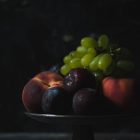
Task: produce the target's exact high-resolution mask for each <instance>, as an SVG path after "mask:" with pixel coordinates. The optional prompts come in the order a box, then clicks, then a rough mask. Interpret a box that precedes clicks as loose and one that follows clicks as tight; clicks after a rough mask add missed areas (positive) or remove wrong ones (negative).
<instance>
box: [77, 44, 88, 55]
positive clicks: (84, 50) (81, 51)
mask: <svg viewBox="0 0 140 140" xmlns="http://www.w3.org/2000/svg"><path fill="white" fill-rule="evenodd" d="M76 51H77V54H78V56H79V57H82V56H83V55H85V54H86V53H87V48H85V47H83V46H79V47H77V49H76Z"/></svg>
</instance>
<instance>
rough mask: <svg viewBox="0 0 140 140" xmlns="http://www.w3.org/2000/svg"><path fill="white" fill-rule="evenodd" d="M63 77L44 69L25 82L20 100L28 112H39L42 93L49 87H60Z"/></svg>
mask: <svg viewBox="0 0 140 140" xmlns="http://www.w3.org/2000/svg"><path fill="white" fill-rule="evenodd" d="M62 86H63V77H62V76H61V75H59V74H57V73H55V72H51V71H44V72H41V73H39V74H37V75H35V76H34V77H33V78H32V79H31V80H29V81H28V82H27V84H26V85H25V86H24V88H23V91H22V102H23V104H24V107H25V109H26V110H27V111H28V112H41V111H42V109H41V101H42V96H43V94H44V93H45V92H46V91H47V90H48V88H49V87H62Z"/></svg>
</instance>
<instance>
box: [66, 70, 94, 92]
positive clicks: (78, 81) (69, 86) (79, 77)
mask: <svg viewBox="0 0 140 140" xmlns="http://www.w3.org/2000/svg"><path fill="white" fill-rule="evenodd" d="M64 88H65V89H66V90H67V91H68V92H69V93H72V94H74V93H75V92H76V91H77V90H79V89H80V88H96V80H95V76H94V75H93V74H92V73H91V72H89V71H88V70H87V69H84V68H76V69H73V70H71V71H70V72H69V73H68V74H67V75H66V76H65V77H64Z"/></svg>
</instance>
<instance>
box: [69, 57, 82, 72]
mask: <svg viewBox="0 0 140 140" xmlns="http://www.w3.org/2000/svg"><path fill="white" fill-rule="evenodd" d="M69 65H70V68H71V69H75V68H80V67H82V65H81V59H80V58H73V59H72V60H71V61H70V63H69Z"/></svg>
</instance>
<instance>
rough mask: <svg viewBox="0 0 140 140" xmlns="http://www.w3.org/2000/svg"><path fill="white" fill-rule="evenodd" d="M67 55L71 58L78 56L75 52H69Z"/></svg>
mask: <svg viewBox="0 0 140 140" xmlns="http://www.w3.org/2000/svg"><path fill="white" fill-rule="evenodd" d="M69 55H70V57H71V58H75V57H77V56H78V55H77V51H71V52H70V53H69Z"/></svg>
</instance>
